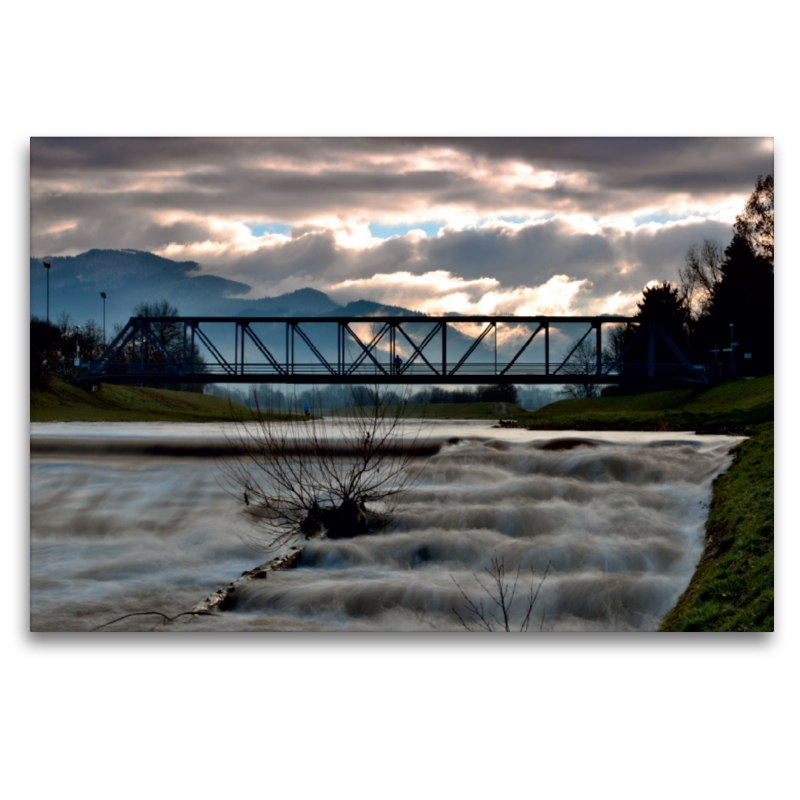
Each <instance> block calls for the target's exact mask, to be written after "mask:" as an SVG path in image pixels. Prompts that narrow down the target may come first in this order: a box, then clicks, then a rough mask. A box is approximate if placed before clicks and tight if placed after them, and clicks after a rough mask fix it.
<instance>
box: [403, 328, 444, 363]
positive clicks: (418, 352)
mask: <svg viewBox="0 0 800 800" xmlns="http://www.w3.org/2000/svg"><path fill="white" fill-rule="evenodd" d="M397 330H399V331H400V333H401V334H402V335H403V336H404V337H405V340H406V341H407V342H408V343H409V344H410V345H411V347H412V348H413V349H414V355H413V356H412V357H411V358H409V359H407V360H406V363H405V364H403V366H402V367H401V368H400V372H401V374H402V373H403V372H405V371H406V370H407V369H408V367H410V366H411V364H413V363H414V360H415V359H416V358H417V356H419V358H421V359H422V360H423V361H424V362H425V363H426V364H427V365H428V367H430V369H431V370H432V371H433V374H434V375H440V374H441V373H440V372H439V370H437V369H436V367H434V366H433V364H431V362H430V361H428V359H427V358H425V355H424V354H423V352H422V351H423V350H424V349H425V347H426V346H427V345H428V343H429V342H430V341H431V340H432V339H433V337H434V336H435V335H436V334H437V333H439V328H438V326H437V327H434V328H433V329H432V330H430V331H429V332H428V335H427V336H426V337H425V339H423V341H422V343H421V344H420V346H419V347H417V345H416V344H415V343H414V341H413V339H411V337H410V336H409V335H408V334H407V333H406V332H405V331H404V330H403V326H402V325H398V326H397Z"/></svg>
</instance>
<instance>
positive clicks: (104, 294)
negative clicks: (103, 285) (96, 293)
mask: <svg viewBox="0 0 800 800" xmlns="http://www.w3.org/2000/svg"><path fill="white" fill-rule="evenodd" d="M100 297H102V298H103V347H105V346H106V293H105V292H100Z"/></svg>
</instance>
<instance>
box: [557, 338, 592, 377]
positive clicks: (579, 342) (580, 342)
mask: <svg viewBox="0 0 800 800" xmlns="http://www.w3.org/2000/svg"><path fill="white" fill-rule="evenodd" d="M593 328H594V326H592V327H590V328H589V330H588V331H586V333H584V334H583V336H581V338H580V339H578V341H577V342H576V344H575V347H573V348H572V350H570V351H569V355H567V357H566V358H565V359H564V360H563V361H562V362H561V363H560V364H559V365H558V366H557V367H556V368H555V369H554V370H553V375H557V374H558V372H559V370H560V369H561V368H562V367H564V366H566V364H567V362H568V361H569V360H570V359H571V358H572V356H573V355H574V353H575V351H576V350H577V349H578V348H579V347H580V346H581V345H582V344H583V342H584V340H585V339H586V337H587V336H588V335H589V334H590V333H591V332H592V329H593Z"/></svg>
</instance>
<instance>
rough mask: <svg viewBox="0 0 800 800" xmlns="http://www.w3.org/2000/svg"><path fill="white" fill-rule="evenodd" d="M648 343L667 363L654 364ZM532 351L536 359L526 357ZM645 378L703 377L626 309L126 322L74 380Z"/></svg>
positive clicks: (389, 381) (533, 380) (597, 381)
mask: <svg viewBox="0 0 800 800" xmlns="http://www.w3.org/2000/svg"><path fill="white" fill-rule="evenodd" d="M621 323H622V324H624V323H630V324H632V325H634V326H636V327H637V329H638V330H637V333H636V336H635V338H634V340H633V341H631V343H630V344H629V345H628V347H627V348H626V350H625V351H624V352H623V353H620V355H619V357H618V358H616V359H615V360H613V361H609V360H608V359H607V358H605V357H604V356H603V326H608V325H619V324H621ZM576 324H577V325H580V326H582V328H585V332H583V335H582V336H580V338H578V339H577V341H575V340H572V345H573V346H572V349H571V350H569V351H568V352H566V354H565V353H564V350H565V348H564V345H563V344H561V345H559V350H560V354H559V355H558V356H557V357H554V356H553V353H552V352H551V347H550V339H551V328H552V329H553V330H555V331H560V330H562V329H563V326H565V325H576ZM498 329H500V330H501V332H502V333H501V339H502V341H501V346H500V350H499V351H498ZM509 334H513V335H512V336H509ZM642 340H644V342H642ZM637 341H638V342H639V345H638V348H637V350H636V352H638V353H639V354H641V353H642V352H644V353H646V356H645V358H644V360H640V361H638V362H636V363H631V360H630V357H627V358H626V356H627V355H628V353H629V351H631V349H632V348H633V347H634V345H635V344H636V342H637ZM657 341H660V342H662V343H663V345H660V346H659V352H660V353H661V354H662V359H663V354H664V353H668V354H669V359H668V360H667V361H663V360H662V361H661V362H658V361H656V357H655V354H656V342H657ZM512 342H513V344H512ZM584 343H587V344H588V345H589V347H587V346H586V344H584ZM592 345H594V349H591V346H592ZM534 350H536V351H537V355H538V359H537V360H531V359H532V358H533V352H534ZM586 353H592V355H591V356H590V357H587V356H586ZM643 378H652V379H656V378H657V379H676V380H689V381H699V382H705V381H706V380H707V378H706V376H705V375H704V374H703V371H702V369H700V368H697V367H695V366H693V365H692V364H691V363H690V362H689V361H688V359H687V358H686V357H685V356H684V355H683V353H682V352H681V351H680V349H679V348H678V347H677V346H676V345H675V344H674V343H673V342H672V341H671V340H670V339H669V337H668V336H667V335H666V334H665V333H664V331H663V330H662V329H661V328H660V327H659V326H657V325H655V324H653V323H648V322H643V321H641V320H638V319H635V318H632V317H624V316H599V317H573V316H535V317H516V316H436V317H433V316H374V317H199V316H198V317H131V319H130V320H129V321H128V323H127V324H126V325H125V327H124V328H123V329H122V330H121V331H120V333H119V334H118V335H117V336H116V338H115V339H114V341H113V342H111V344H110V345H109V346H108V347H107V348H106V349H105V351H104V352H103V353H102V354H101V355H100V356H99V358H97V359H96V360H95V361H94V362H93V363H91V364H88V365H84V366H82V367H81V372H80V376H79V380H80V381H82V382H92V383H99V382H107V383H130V384H141V383H143V382H147V383H187V384H191V383H247V384H252V383H286V384H289V383H291V384H323V383H341V384H390V385H391V384H408V383H414V384H481V383H483V384H486V383H491V384H497V383H516V384H565V383H595V384H616V383H621V382H627V381H630V380H637V381H640V380H642V379H643Z"/></svg>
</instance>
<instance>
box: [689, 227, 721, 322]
mask: <svg viewBox="0 0 800 800" xmlns="http://www.w3.org/2000/svg"><path fill="white" fill-rule="evenodd" d="M724 260H725V251H724V250H723V248H722V245H721V244H720V243H719V242H716V241H714V240H713V239H706V240H704V241H703V243H702V244H699V245H698V244H693V245H692V246H691V247H690V248H689V249H688V250H687V251H686V255H685V256H684V265H683V267H682V268H681V269H679V270H678V276H679V279H680V289H681V292H682V293H683V295H684V297H685V298H686V303H687V305H688V307H689V313H690V314H691V315H692V316H693V318H694V319H697V318H698V317H700V316H701V315H703V314H707V313H708V307H709V303H710V302H711V298H712V297H713V296H714V292H716V290H717V285H718V284H719V282H720V280H722V262H723V261H724Z"/></svg>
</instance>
